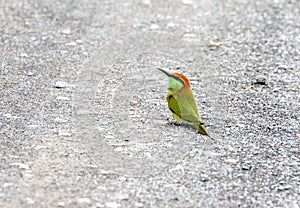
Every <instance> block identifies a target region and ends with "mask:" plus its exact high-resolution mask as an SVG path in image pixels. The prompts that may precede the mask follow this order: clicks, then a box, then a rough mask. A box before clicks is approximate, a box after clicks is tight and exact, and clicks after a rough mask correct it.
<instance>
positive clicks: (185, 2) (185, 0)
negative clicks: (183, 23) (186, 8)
mask: <svg viewBox="0 0 300 208" xmlns="http://www.w3.org/2000/svg"><path fill="white" fill-rule="evenodd" d="M182 3H183V4H186V5H191V4H193V1H192V0H182Z"/></svg>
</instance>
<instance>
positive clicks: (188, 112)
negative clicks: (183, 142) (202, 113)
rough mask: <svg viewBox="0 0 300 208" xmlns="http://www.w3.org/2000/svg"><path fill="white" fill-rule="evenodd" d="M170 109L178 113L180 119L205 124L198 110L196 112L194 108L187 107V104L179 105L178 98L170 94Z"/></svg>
mask: <svg viewBox="0 0 300 208" xmlns="http://www.w3.org/2000/svg"><path fill="white" fill-rule="evenodd" d="M168 105H169V109H170V110H171V111H172V113H174V114H175V115H177V116H178V117H179V118H180V119H182V120H184V121H187V122H189V123H194V124H203V123H202V121H201V119H200V117H199V116H198V112H194V111H193V109H194V108H187V105H186V104H183V105H179V103H178V102H177V100H176V98H175V97H174V96H173V95H170V96H168Z"/></svg>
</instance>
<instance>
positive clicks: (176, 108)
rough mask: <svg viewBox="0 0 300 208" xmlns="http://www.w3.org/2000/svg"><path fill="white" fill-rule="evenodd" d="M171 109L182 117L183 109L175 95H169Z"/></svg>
mask: <svg viewBox="0 0 300 208" xmlns="http://www.w3.org/2000/svg"><path fill="white" fill-rule="evenodd" d="M167 100H168V106H169V109H170V110H171V111H172V113H174V114H176V115H177V116H178V117H179V118H181V110H180V106H179V105H178V102H177V100H176V99H175V98H174V96H173V95H170V96H168V97H167Z"/></svg>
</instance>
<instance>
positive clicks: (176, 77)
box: [157, 68, 191, 92]
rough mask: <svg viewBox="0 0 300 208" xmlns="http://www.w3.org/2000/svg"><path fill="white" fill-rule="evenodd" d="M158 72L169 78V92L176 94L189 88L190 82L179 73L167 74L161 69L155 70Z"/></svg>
mask: <svg viewBox="0 0 300 208" xmlns="http://www.w3.org/2000/svg"><path fill="white" fill-rule="evenodd" d="M157 69H158V70H160V71H161V72H162V73H164V74H165V75H167V76H168V77H169V90H170V91H174V92H177V91H178V90H181V89H182V88H184V87H187V88H190V86H191V85H190V82H189V80H188V78H186V77H185V76H184V75H182V74H179V73H176V72H175V73H173V74H169V73H168V72H166V71H165V70H163V69H160V68H157Z"/></svg>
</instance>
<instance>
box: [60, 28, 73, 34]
mask: <svg viewBox="0 0 300 208" xmlns="http://www.w3.org/2000/svg"><path fill="white" fill-rule="evenodd" d="M61 33H62V34H65V35H69V34H71V29H69V28H66V29H63V30H62V31H61Z"/></svg>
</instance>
